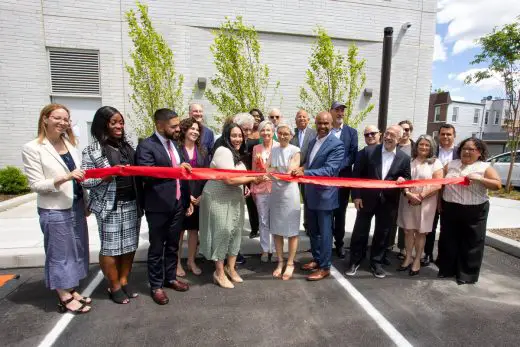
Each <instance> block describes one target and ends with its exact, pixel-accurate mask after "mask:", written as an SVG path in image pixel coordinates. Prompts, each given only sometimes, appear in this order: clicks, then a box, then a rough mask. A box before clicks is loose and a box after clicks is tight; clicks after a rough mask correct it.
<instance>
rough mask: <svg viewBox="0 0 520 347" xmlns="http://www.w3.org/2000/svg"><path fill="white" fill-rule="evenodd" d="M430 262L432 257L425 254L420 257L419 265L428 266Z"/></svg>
mask: <svg viewBox="0 0 520 347" xmlns="http://www.w3.org/2000/svg"><path fill="white" fill-rule="evenodd" d="M431 262H433V257H432V256H431V255H429V254H427V255H425V256H424V257H423V258H422V259H421V266H428V265H430V263H431Z"/></svg>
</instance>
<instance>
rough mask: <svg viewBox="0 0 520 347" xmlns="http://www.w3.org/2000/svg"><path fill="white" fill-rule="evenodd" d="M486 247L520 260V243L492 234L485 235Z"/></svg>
mask: <svg viewBox="0 0 520 347" xmlns="http://www.w3.org/2000/svg"><path fill="white" fill-rule="evenodd" d="M486 246H490V247H493V248H495V249H497V250H499V251H501V252H504V253H507V254H509V255H512V256H513V257H517V258H520V242H518V241H515V240H511V239H508V238H507V237H504V236H501V235H497V234H495V233H492V232H487V233H486Z"/></svg>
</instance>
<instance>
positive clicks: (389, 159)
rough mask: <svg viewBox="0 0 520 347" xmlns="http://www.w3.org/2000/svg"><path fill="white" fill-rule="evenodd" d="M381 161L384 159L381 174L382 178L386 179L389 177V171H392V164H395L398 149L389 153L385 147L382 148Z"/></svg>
mask: <svg viewBox="0 0 520 347" xmlns="http://www.w3.org/2000/svg"><path fill="white" fill-rule="evenodd" d="M381 148H382V151H381V159H382V168H381V174H382V178H383V179H385V178H386V175H388V171H390V167H391V166H392V163H393V162H394V159H395V155H396V153H397V147H396V148H394V150H393V151H391V152H388V151H387V150H386V148H385V146H381Z"/></svg>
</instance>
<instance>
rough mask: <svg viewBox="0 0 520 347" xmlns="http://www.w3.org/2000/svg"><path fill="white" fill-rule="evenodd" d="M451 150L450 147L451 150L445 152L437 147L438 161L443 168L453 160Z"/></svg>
mask: <svg viewBox="0 0 520 347" xmlns="http://www.w3.org/2000/svg"><path fill="white" fill-rule="evenodd" d="M453 149H454V147H453V146H451V148H449V149H447V150H446V149H444V148H442V147H439V160H440V161H441V163H442V165H443V166H445V165H446V164H448V163H449V162H450V161H452V160H453Z"/></svg>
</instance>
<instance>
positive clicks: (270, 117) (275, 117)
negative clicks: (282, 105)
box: [269, 116, 280, 119]
mask: <svg viewBox="0 0 520 347" xmlns="http://www.w3.org/2000/svg"><path fill="white" fill-rule="evenodd" d="M279 118H280V116H269V119H279Z"/></svg>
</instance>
